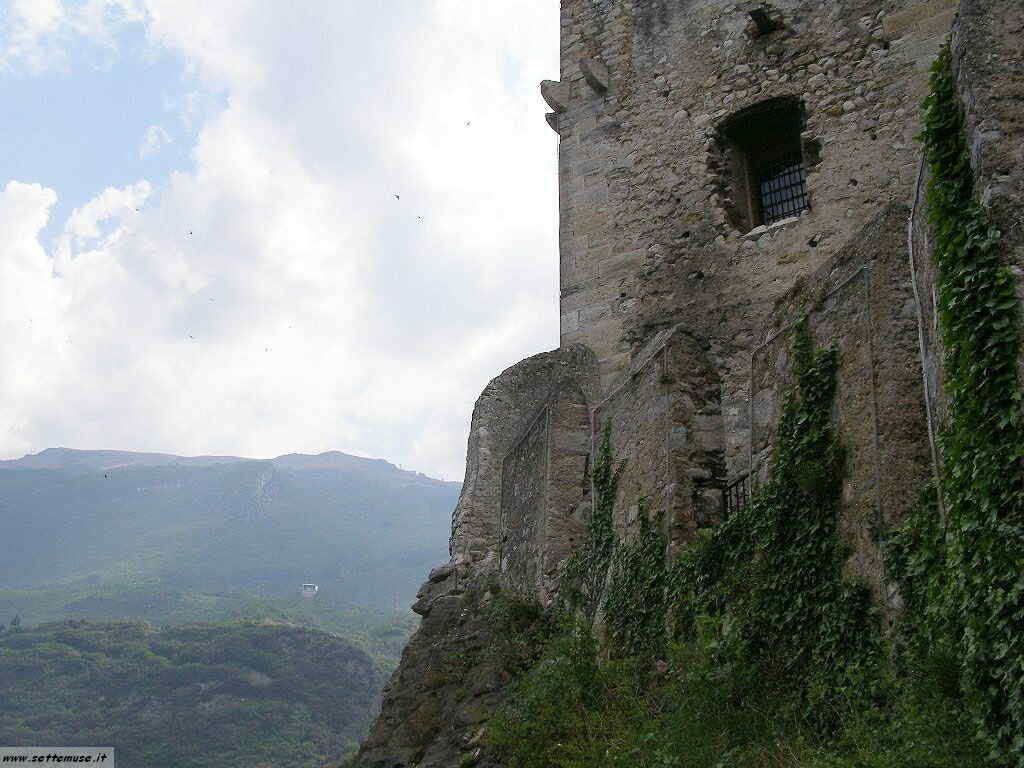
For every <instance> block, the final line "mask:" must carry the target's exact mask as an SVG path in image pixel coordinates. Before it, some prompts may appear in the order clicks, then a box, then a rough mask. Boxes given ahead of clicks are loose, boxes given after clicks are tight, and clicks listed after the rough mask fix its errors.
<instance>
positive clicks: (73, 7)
mask: <svg viewBox="0 0 1024 768" xmlns="http://www.w3.org/2000/svg"><path fill="white" fill-rule="evenodd" d="M144 20H145V14H144V10H143V7H142V5H141V3H140V2H139V0H86V2H67V3H65V2H63V0H10V2H9V5H8V9H7V13H6V14H5V15H4V16H3V17H2V22H3V23H2V24H0V72H3V71H4V70H6V71H8V72H10V71H18V70H23V71H27V72H30V73H35V74H38V73H40V72H45V71H47V70H51V69H62V68H64V67H66V65H67V59H68V56H67V52H68V47H69V46H70V45H71V44H72V43H73V42H74V41H76V40H79V39H81V40H87V41H88V42H90V43H91V44H93V45H97V46H99V47H101V48H103V49H105V50H106V51H107V52H108V54H109V55H113V53H114V50H115V41H116V36H117V32H118V30H120V29H121V28H122V27H123V26H124V25H126V24H132V23H138V22H142V21H144Z"/></svg>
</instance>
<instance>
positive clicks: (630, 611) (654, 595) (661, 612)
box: [604, 499, 667, 656]
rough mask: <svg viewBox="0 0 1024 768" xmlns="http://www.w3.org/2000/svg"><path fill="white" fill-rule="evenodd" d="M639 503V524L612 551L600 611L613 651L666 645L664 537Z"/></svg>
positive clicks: (640, 650) (649, 651) (642, 651)
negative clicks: (633, 533)
mask: <svg viewBox="0 0 1024 768" xmlns="http://www.w3.org/2000/svg"><path fill="white" fill-rule="evenodd" d="M639 507H640V509H639V522H640V530H639V531H638V532H637V534H636V536H634V537H633V538H631V539H628V540H626V541H624V542H621V543H620V544H619V545H618V546H616V548H615V552H614V554H613V556H612V564H611V578H610V580H609V585H608V597H607V600H606V601H605V607H604V613H605V624H606V626H607V628H608V640H609V650H610V651H611V652H612V653H613V654H614V655H622V656H637V655H640V654H645V653H646V654H658V653H660V652H661V650H662V649H663V648H664V645H665V609H666V591H665V585H666V572H665V548H666V545H667V541H666V539H665V536H664V534H662V532H661V523H662V520H661V519H660V516H659V517H658V519H656V520H651V519H650V518H649V517H648V516H647V510H646V509H645V507H646V505H645V504H644V501H643V499H641V501H640V505H639Z"/></svg>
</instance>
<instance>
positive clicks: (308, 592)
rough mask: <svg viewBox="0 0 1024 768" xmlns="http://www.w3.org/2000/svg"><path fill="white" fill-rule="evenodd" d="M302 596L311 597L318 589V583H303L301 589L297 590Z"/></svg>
mask: <svg viewBox="0 0 1024 768" xmlns="http://www.w3.org/2000/svg"><path fill="white" fill-rule="evenodd" d="M299 591H300V592H301V593H302V596H303V597H306V598H309V597H313V596H314V595H315V594H316V593H317V592H319V591H320V585H319V584H303V585H302V589H300V590H299Z"/></svg>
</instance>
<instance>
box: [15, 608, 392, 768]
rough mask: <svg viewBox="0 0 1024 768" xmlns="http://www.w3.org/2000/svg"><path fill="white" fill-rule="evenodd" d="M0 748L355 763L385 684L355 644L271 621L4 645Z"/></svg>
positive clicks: (225, 767)
mask: <svg viewBox="0 0 1024 768" xmlns="http://www.w3.org/2000/svg"><path fill="white" fill-rule="evenodd" d="M0 680H2V681H3V688H2V690H0V743H2V744H7V745H38V744H69V745H75V744H81V745H95V744H102V745H113V746H114V747H115V748H116V749H117V758H118V763H119V764H121V763H122V762H123V763H124V764H125V765H130V766H136V767H137V768H150V767H152V768H157V767H159V768H163V767H164V766H178V767H180V768H213V767H214V766H216V767H217V768H231V766H238V767H239V768H242V766H244V767H245V768H253V766H271V765H296V766H309V767H310V768H314V767H316V766H321V765H323V764H324V763H325V762H326V761H334V760H339V759H341V758H342V757H344V756H345V755H347V754H349V753H350V752H352V750H353V749H354V748H355V746H356V742H357V740H358V739H359V738H360V737H361V736H362V734H363V732H364V731H365V728H366V726H367V725H368V723H369V719H370V714H371V712H372V709H373V705H374V701H375V699H376V696H377V693H378V691H379V689H380V686H381V684H382V682H383V681H382V679H381V675H380V672H379V671H378V669H377V667H376V665H375V664H374V663H373V662H372V661H371V659H370V658H369V657H367V656H366V655H365V654H364V653H362V652H361V651H359V650H358V649H356V648H354V647H353V646H352V645H350V644H349V643H347V642H346V641H345V640H343V639H341V638H338V637H336V636H333V635H329V634H326V633H323V632H318V631H314V630H309V629H303V628H298V627H290V626H282V625H273V624H268V623H261V624H254V623H235V624H224V625H217V626H211V625H202V626H199V625H196V626H184V627H178V628H174V629H165V630H162V631H155V630H153V629H152V628H150V627H149V626H148V625H145V624H141V623H110V624H96V623H90V622H84V621H82V622H79V621H66V622H59V623H54V624H47V625H43V626H39V627H35V628H32V629H28V630H26V629H20V630H8V631H6V632H4V633H2V634H0Z"/></svg>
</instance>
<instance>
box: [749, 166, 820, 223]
mask: <svg viewBox="0 0 1024 768" xmlns="http://www.w3.org/2000/svg"><path fill="white" fill-rule="evenodd" d="M760 187H761V212H762V214H763V217H764V223H765V224H771V223H772V222H773V221H780V220H781V219H785V218H788V217H790V216H796V215H797V214H798V213H800V212H801V211H803V210H806V209H807V208H808V207H809V206H808V198H807V169H806V168H804V164H803V159H802V158H801V157H800V156H799V155H791V156H789V157H787V158H785V159H784V160H781V161H780V162H778V163H776V164H774V165H771V166H767V167H766V168H765V169H764V170H762V172H761V174H760Z"/></svg>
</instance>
